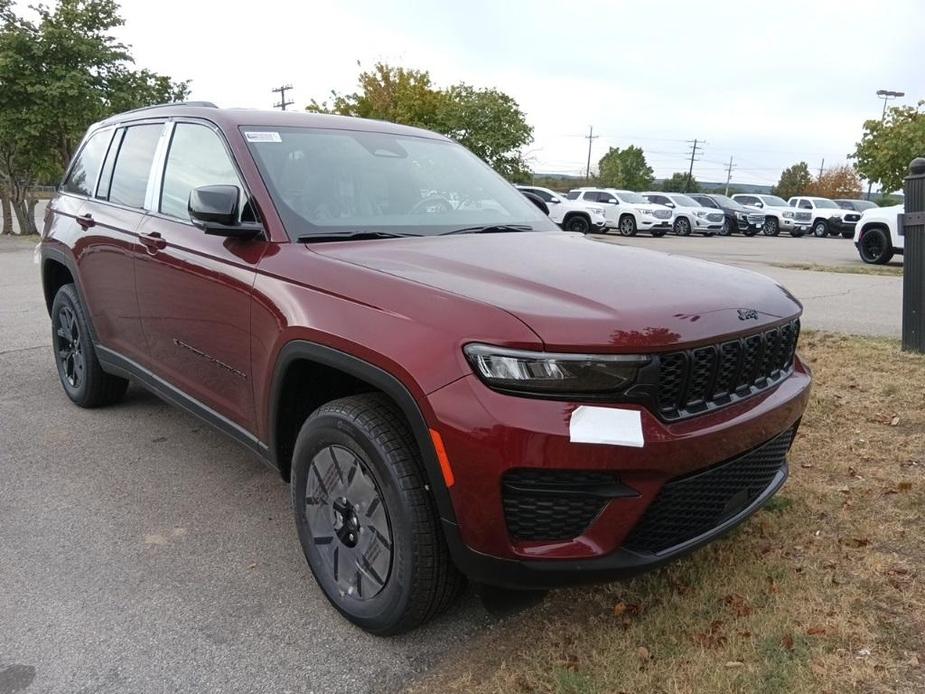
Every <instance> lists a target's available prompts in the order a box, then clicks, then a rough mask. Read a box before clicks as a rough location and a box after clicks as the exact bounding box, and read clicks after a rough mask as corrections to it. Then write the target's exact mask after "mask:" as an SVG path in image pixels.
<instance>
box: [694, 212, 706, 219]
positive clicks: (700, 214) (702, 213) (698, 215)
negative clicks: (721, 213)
mask: <svg viewBox="0 0 925 694" xmlns="http://www.w3.org/2000/svg"><path fill="white" fill-rule="evenodd" d="M694 214H695V215H696V216H697V217H706V216H707V211H706V210H694Z"/></svg>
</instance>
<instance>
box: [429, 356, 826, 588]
mask: <svg viewBox="0 0 925 694" xmlns="http://www.w3.org/2000/svg"><path fill="white" fill-rule="evenodd" d="M809 387H810V375H809V373H808V371H807V370H806V369H805V367H804V366H803V365H802V363H801V362H799V360H796V362H795V364H794V370H793V373H792V374H791V375H790V376H789V377H788V378H786V379H785V380H783V381H781V382H780V383H779V384H778V385H777V386H775V387H773V388H771V389H770V390H768V391H765V392H762V393H759V394H756V395H754V396H752V397H750V398H747V399H745V400H743V401H741V402H738V403H735V404H732V405H728V406H726V407H723V408H721V409H718V410H715V411H713V412H710V413H706V414H702V415H699V416H696V417H692V418H690V419H685V420H681V421H675V422H671V423H666V422H663V421H662V420H660V419H658V418H657V417H655V416H654V415H652V414H651V413H650V412H649V411H648V410H646V409H645V408H642V407H641V406H635V405H623V406H621V409H637V410H639V411H640V417H641V420H642V429H643V433H644V438H645V446H644V447H642V448H629V447H622V446H613V445H600V444H583V443H572V442H571V441H570V437H569V422H570V418H571V413H572V411H573V410H574V409H575V404H574V403H567V402H559V401H552V400H538V399H531V398H522V397H513V396H508V395H503V394H500V393H496V392H494V391H492V390H490V389H489V388H487V387H486V386H485V385H483V384H482V383H481V381H479V380H478V379H477V378H476V377H475V376H466V377H464V378H462V379H460V380H458V381H455V382H454V383H451V384H449V385H448V386H445V387H444V388H442V389H440V390H438V391H436V392H434V393H432V394H431V395H430V398H429V399H430V403H431V406H432V408H433V412H434V414H435V416H436V417H437V419H438V421H439V423H438V425H437V428H438V429H439V431H440V433H441V435H442V437H443V441H444V444H445V447H446V452H447V455H448V458H449V460H450V464H451V466H452V469H453V472H454V476H455V480H456V481H455V485H454V486H453V487H452V488H451V489H450V492H451V497H452V501H453V507H454V511H455V516H456V522H455V523H454V522H450V521H444V525H445V528H444V529H445V531H446V535H447V541H448V543H449V546H450V549H451V551H452V553H453V557H454V560H455V561H456V563H457V564H458V565H459V566H460V568H461V569H462V570H463V571H464V572H465V573H467V574H468V575H469V576H470V577H471V578H472V579H473V580H475V581H480V582H484V583H489V584H494V585H502V586H508V587H521V588H528V587H550V586H554V585H559V584H562V583H568V582H575V581H580V580H585V579H588V580H600V579H606V578H615V577H619V576H623V575H629V574H632V573H637V572H639V571H644V570H647V569H650V568H654V567H656V566H659V565H661V564H663V563H665V562H667V561H670V560H672V559H674V558H677V557H678V556H682V555H683V554H686V553H687V552H690V551H692V550H693V549H696V548H697V547H699V546H701V545H703V544H705V543H707V542H709V541H710V540H712V539H714V538H715V537H717V536H719V535H721V534H723V533H724V532H726V531H728V530H729V529H730V528H732V527H734V526H735V525H736V524H738V523H740V522H741V521H743V520H744V519H745V518H747V517H748V516H749V515H751V514H752V513H754V512H755V511H756V510H757V509H758V508H760V507H761V505H763V504H764V503H765V502H766V501H767V500H768V499H769V498H770V497H771V496H772V495H773V494H774V492H775V491H776V490H777V489H778V488H779V487H780V486H781V485H782V484H783V482H784V479H785V478H786V474H787V470H786V467H785V466H782V467H781V468H780V471H779V472H780V474H779V475H775V478H774V480H773V481H772V482H771V483H770V484H769V485H768V486H767V487H766V488H765V489H764V490H763V492H762V493H761V495H760V496H759V497H758V498H757V499H754V500H753V501H752V502H750V503H749V504H748V505H747V506H746V507H744V508H742V509H741V510H740V511H738V512H737V513H735V515H733V516H731V517H729V518H727V519H725V520H723V521H722V522H721V523H719V524H718V525H716V526H715V527H713V528H710V529H709V530H708V531H707V532H704V533H701V534H700V535H698V536H696V537H693V538H690V539H688V540H686V541H684V542H681V543H679V544H677V545H675V546H671V547H667V548H662V549H659V550H658V551H655V552H645V551H643V552H640V551H630V550H629V549H627V548H626V547H625V546H624V545H626V544H627V543H626V540H627V538H629V537H630V534H631V533H632V531H633V529H634V528H636V527H637V525H638V524H639V522H640V520H641V519H643V517H644V515H645V512H646V510H647V509H648V508H649V507H650V505H651V504H652V502H653V501H654V500H655V499H656V498H657V496H658V494H659V492H660V491H661V490H662V488H663V487H664V485H665V484H666V483H667V482H670V481H672V480H676V479H677V478H679V477H683V476H685V475H689V474H691V473H696V472H698V471H702V470H704V469H706V468H710V467H712V466H715V465H717V464H719V463H722V462H724V461H730V460H732V459H734V458H736V457H738V456H741V455H743V454H744V453H746V452H748V451H751V450H753V449H756V448H758V447H759V446H761V445H762V444H764V443H766V442H768V441H770V440H771V439H773V438H775V437H776V436H778V435H779V434H781V433H782V432H786V431H789V430H792V429H794V428H795V427H796V426H797V424H798V422H799V419H800V417H801V416H802V413H803V410H804V408H805V406H806V402H807V399H808V396H809ZM525 468H526V469H534V470H557V471H562V470H570V471H586V472H594V471H597V472H600V471H606V472H610V473H615V474H616V475H617V476H618V478H619V481H620V483H622V484H624V485H626V486H628V487H630V488H631V489H632V490H633V491H635V492H636V495H635V496H631V497H621V498H613V499H612V500H610V501H609V502H607V503H606V505H605V506H604V507H603V509H602V510H601V511H600V513H598V514H597V516H596V517H595V518H594V519H593V520H592V521H591V523H590V524H589V525H588V526H587V528H586V529H585V530H584V531H583V532H582V533H581V534H580V535H579V536H578V537H575V538H573V539H565V540H555V541H551V540H525V539H518V538H514V537H513V536H512V535H511V534H510V533H509V532H508V521H507V518H506V515H505V510H504V500H503V490H502V480H503V479H504V477H505V473H506V472H508V471H510V470H522V469H525Z"/></svg>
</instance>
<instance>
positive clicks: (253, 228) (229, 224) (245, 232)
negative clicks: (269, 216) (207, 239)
mask: <svg viewBox="0 0 925 694" xmlns="http://www.w3.org/2000/svg"><path fill="white" fill-rule="evenodd" d="M240 199H241V191H240V190H238V187H237V186H229V185H220V186H200V187H199V188H194V189H193V190H192V191H190V195H189V205H188V210H189V216H190V219H191V220H193V224H194V225H195V226H197V227H199V228H200V229H202V230H203V231H204V232H205V233H207V234H212V235H214V236H227V237H229V238H237V239H251V238H254V237H255V236H257V235H258V234H260V233H261V232H262V231H263V226H262V225H260V224H257V223H254V222H239V221H238V201H239V200H240Z"/></svg>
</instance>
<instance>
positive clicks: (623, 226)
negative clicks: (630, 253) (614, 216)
mask: <svg viewBox="0 0 925 694" xmlns="http://www.w3.org/2000/svg"><path fill="white" fill-rule="evenodd" d="M620 233H621V234H623V236H635V235H636V219H635V218H634V217H633V215H630V214H625V215H623V216H622V217H620Z"/></svg>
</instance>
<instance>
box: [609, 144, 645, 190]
mask: <svg viewBox="0 0 925 694" xmlns="http://www.w3.org/2000/svg"><path fill="white" fill-rule="evenodd" d="M597 170H598V175H597V178H598V183H599V185H602V186H606V187H608V188H627V189H629V190H645V189H646V188H650V187H651V186H652V181H653V180H654V178H653V176H652V174H653V172H652V167H650V166H649V165H648V164H647V163H646V155H645V153H644V152H643V151H642V149H641V148H639V147H636V146H635V145H630V146H629V147H627V148H626V149H620V148H619V147H611V148H610V149H609V150H607V154H605V155H604V156H603V157H601V160H600V161H599V162H598V164H597Z"/></svg>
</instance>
